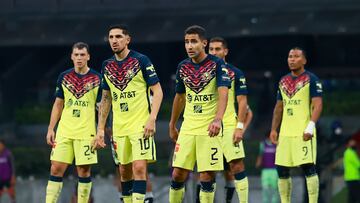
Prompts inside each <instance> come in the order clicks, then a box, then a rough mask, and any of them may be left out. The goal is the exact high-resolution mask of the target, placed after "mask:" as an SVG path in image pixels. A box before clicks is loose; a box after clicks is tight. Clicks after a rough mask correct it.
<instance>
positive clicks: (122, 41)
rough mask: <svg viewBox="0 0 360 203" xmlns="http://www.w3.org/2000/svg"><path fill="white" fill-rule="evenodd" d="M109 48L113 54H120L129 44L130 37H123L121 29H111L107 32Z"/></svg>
mask: <svg viewBox="0 0 360 203" xmlns="http://www.w3.org/2000/svg"><path fill="white" fill-rule="evenodd" d="M108 40H109V43H110V47H111V49H112V50H113V52H114V53H115V54H120V53H121V52H122V51H123V50H124V49H125V48H127V47H128V45H129V43H130V36H129V35H125V34H124V32H123V30H122V29H118V28H115V29H112V30H110V32H109V38H108Z"/></svg>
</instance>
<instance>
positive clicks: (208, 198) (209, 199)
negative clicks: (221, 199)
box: [199, 182, 216, 203]
mask: <svg viewBox="0 0 360 203" xmlns="http://www.w3.org/2000/svg"><path fill="white" fill-rule="evenodd" d="M205 184H207V186H206V185H205ZM209 184H211V187H212V188H211V189H210V187H209ZM203 187H205V188H207V189H206V190H204V189H203ZM215 188H216V184H215V183H212V182H201V190H200V194H199V198H200V202H201V203H213V202H214V197H215Z"/></svg>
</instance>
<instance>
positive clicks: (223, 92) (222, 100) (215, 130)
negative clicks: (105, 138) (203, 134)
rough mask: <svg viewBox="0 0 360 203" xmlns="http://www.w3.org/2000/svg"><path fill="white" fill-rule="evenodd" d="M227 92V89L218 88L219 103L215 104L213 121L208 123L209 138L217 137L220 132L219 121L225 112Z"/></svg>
mask: <svg viewBox="0 0 360 203" xmlns="http://www.w3.org/2000/svg"><path fill="white" fill-rule="evenodd" d="M228 92H229V89H228V87H218V94H219V101H218V104H217V110H216V115H215V118H214V120H213V121H212V122H211V123H210V125H209V127H208V131H209V136H210V137H214V136H217V135H218V134H219V132H220V128H221V121H222V119H223V116H224V113H225V110H226V105H227V100H228Z"/></svg>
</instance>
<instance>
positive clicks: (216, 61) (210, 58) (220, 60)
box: [207, 54, 225, 64]
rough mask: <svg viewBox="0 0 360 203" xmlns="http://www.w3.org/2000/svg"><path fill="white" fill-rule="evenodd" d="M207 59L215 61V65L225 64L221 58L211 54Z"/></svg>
mask: <svg viewBox="0 0 360 203" xmlns="http://www.w3.org/2000/svg"><path fill="white" fill-rule="evenodd" d="M207 59H208V60H211V61H214V62H215V63H221V64H225V61H224V60H222V59H221V58H219V57H217V56H214V55H211V54H208V56H207Z"/></svg>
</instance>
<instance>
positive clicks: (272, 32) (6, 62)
mask: <svg viewBox="0 0 360 203" xmlns="http://www.w3.org/2000/svg"><path fill="white" fill-rule="evenodd" d="M118 23H126V24H128V25H129V27H130V30H131V33H132V43H131V45H130V48H131V49H134V50H136V51H139V52H141V53H144V54H146V55H147V56H149V58H150V59H151V60H152V62H153V64H154V65H155V67H156V70H157V73H158V75H159V77H160V80H161V84H162V87H163V89H164V96H165V97H164V101H163V104H162V108H161V111H160V115H159V121H158V123H157V127H158V134H157V135H156V141H157V152H158V153H157V155H158V162H157V164H155V165H152V166H151V167H150V171H151V172H152V173H153V174H154V176H155V177H156V178H154V182H155V189H154V193H155V196H156V197H158V202H162V201H164V198H163V199H161V195H167V193H166V192H167V190H166V188H167V187H168V184H169V181H170V179H169V168H168V162H169V157H170V156H171V151H172V148H173V144H172V142H171V141H170V139H169V138H168V134H167V126H168V121H169V117H170V113H171V105H172V98H173V96H174V74H175V70H176V67H177V64H178V63H179V62H180V61H181V60H182V59H184V58H185V57H186V54H185V49H184V43H183V30H184V29H185V28H186V27H187V26H189V25H193V24H199V25H201V26H203V27H205V28H206V29H207V31H208V37H214V36H222V37H224V38H225V39H226V40H227V41H228V43H229V49H230V54H229V56H228V58H227V60H228V61H229V62H230V63H232V64H234V65H236V66H238V67H240V68H241V69H242V70H243V71H244V72H245V74H246V77H247V82H248V88H249V92H250V93H249V104H250V106H251V108H252V110H253V111H254V119H253V122H252V124H251V126H250V129H249V130H248V132H247V134H246V139H245V151H246V155H247V158H246V160H245V163H246V168H247V173H248V174H249V175H250V176H251V177H252V178H251V179H250V200H251V202H257V201H260V200H259V199H257V198H256V197H252V196H251V194H257V196H260V192H259V191H260V185H259V170H258V169H255V167H254V165H255V158H256V156H257V153H258V143H259V141H260V140H261V139H263V137H264V134H265V133H266V131H268V130H269V128H270V122H271V116H272V109H273V106H274V103H275V95H276V93H275V92H276V90H275V88H276V83H277V81H278V79H279V77H280V76H281V75H283V74H285V73H287V72H288V69H287V62H286V60H287V54H288V51H289V49H290V48H292V47H294V46H300V47H302V48H304V49H305V50H306V51H307V58H308V65H307V68H308V69H309V70H311V71H312V72H314V73H315V74H317V75H318V76H319V77H320V78H321V79H322V82H323V85H324V109H323V114H322V117H321V119H320V121H319V123H318V125H317V126H318V128H319V131H320V133H319V134H320V135H319V136H318V143H319V144H318V167H319V170H320V171H321V172H322V173H321V175H320V182H321V187H320V189H321V202H343V201H345V200H344V199H343V198H345V197H344V194H345V190H346V189H345V187H344V182H343V179H342V173H343V169H342V167H341V164H338V165H340V166H338V167H333V165H334V164H335V163H337V161H339V160H340V158H341V157H342V153H343V151H344V148H345V142H346V139H347V138H349V137H350V136H355V135H356V134H357V135H358V134H359V133H360V132H359V130H360V108H359V107H360V91H359V90H360V67H359V59H360V46H359V45H360V3H359V2H358V1H356V0H313V1H300V0H290V1H289V0H273V1H267V0H244V1H236V0H226V1H215V0H193V1H190V0H181V1H180V0H173V1H166V0H132V1H125V0H87V1H86V0H31V1H30V0H1V1H0V62H1V63H0V138H3V139H5V140H6V142H7V145H8V147H9V148H10V149H11V150H12V151H13V153H14V155H15V159H16V173H17V176H18V185H17V195H18V199H19V201H20V202H22V201H25V199H27V200H26V202H31V201H32V202H40V201H43V200H44V199H43V198H44V197H43V196H44V193H45V184H46V179H47V176H48V174H49V166H50V165H49V164H50V163H49V160H48V159H49V152H50V149H49V147H48V146H47V145H46V142H45V136H46V130H47V124H48V120H49V115H50V111H51V105H52V102H53V100H54V98H53V92H54V89H55V82H56V78H57V76H58V74H59V73H60V72H62V71H64V70H66V69H68V68H70V67H72V64H71V61H70V52H71V45H72V44H73V43H75V42H77V41H84V42H87V43H89V45H90V54H91V60H90V66H91V67H92V68H94V69H96V70H98V71H99V70H100V66H101V63H102V61H103V60H105V59H106V58H108V57H110V56H111V55H112V53H111V50H110V48H109V46H108V44H107V41H106V37H107V28H108V27H109V26H110V25H112V24H118ZM339 126H340V127H341V128H342V133H341V134H336V133H334V129H335V128H336V127H339ZM358 136H359V135H358ZM99 160H100V161H99V164H98V165H97V166H95V167H94V170H93V171H94V175H93V176H94V177H97V178H98V182H95V184H94V190H95V191H102V190H105V189H106V188H107V187H109V188H112V190H110V191H108V193H109V194H111V195H113V193H114V192H115V189H113V187H112V186H111V184H112V177H111V174H113V173H114V170H115V169H114V165H113V164H112V160H111V155H110V151H109V148H107V149H105V150H102V151H101V152H100V153H99ZM340 163H341V161H340ZM69 171H70V172H69V176H70V177H71V174H72V172H71V171H72V170H71V169H70V170H69ZM295 174H298V175H299V176H297V177H298V180H299V182H300V183H301V184H303V182H302V179H301V176H300V175H301V172H295ZM219 179H221V178H219ZM68 182H69V183H65V184H68V185H71V184H73V182H74V180H71V178H70V179H69V181H68ZM97 183H98V186H97ZM191 184H193V183H190V186H189V188H190V189H189V190H190V192H188V194H187V195H188V199H187V202H191V201H190V199H191V198H192V193H191V188H192V187H191V186H192V185H191ZM29 187H30V188H32V189H30V190H29V189H28V188H29ZM69 187H70V186H68V189H66V188H65V189H64V190H65V191H66V190H68V191H71V190H72V188H69ZM36 188H42V190H39V189H36ZM97 188H100V189H97ZM219 188H221V187H219ZM31 191H32V192H31ZM164 191H165V192H164ZM297 191H300V193H301V192H302V191H303V188H301V187H300V189H299V190H297ZM62 194H63V196H62V200H61V201H62V202H66V201H68V199H69V194H67V193H66V192H64V191H63V192H62ZM102 194H103V193H102ZM106 194H107V193H106ZM95 195H96V198H95V200H98V202H104V201H105V200H102V199H101V197H100V196H101V195H100V192H99V193H97V192H95ZM217 195H218V196H221V195H222V194H217ZM254 196H256V195H254ZM304 197H305V195H303V194H302V193H301V194H300V195H298V196H296V198H297V199H296V198H295V200H294V201H295V202H301V201H302V199H304ZM258 198H260V197H258ZM30 199H31V200H30ZM165 200H166V198H165Z"/></svg>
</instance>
